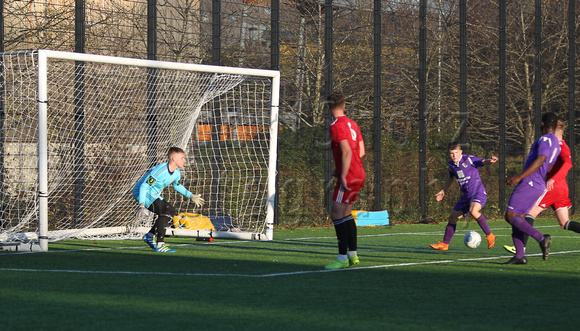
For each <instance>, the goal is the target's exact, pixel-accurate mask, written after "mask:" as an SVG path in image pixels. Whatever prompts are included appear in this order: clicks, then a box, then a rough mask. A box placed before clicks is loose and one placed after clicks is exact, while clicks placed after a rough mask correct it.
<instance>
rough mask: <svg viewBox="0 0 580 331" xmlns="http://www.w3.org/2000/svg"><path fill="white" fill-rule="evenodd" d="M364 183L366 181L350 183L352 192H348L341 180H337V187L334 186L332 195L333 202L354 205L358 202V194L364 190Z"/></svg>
mask: <svg viewBox="0 0 580 331" xmlns="http://www.w3.org/2000/svg"><path fill="white" fill-rule="evenodd" d="M364 183H365V180H364V179H362V180H356V181H349V182H348V185H349V189H350V191H346V190H345V189H344V187H343V186H342V184H341V182H340V180H337V182H336V185H335V186H334V194H332V201H334V202H337V203H340V204H343V205H352V204H353V203H354V202H355V201H356V198H357V197H358V193H359V192H360V190H361V189H362V187H363V185H364Z"/></svg>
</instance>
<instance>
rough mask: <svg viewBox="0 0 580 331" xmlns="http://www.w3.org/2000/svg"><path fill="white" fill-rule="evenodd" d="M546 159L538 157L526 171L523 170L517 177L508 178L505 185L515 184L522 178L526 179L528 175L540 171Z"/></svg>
mask: <svg viewBox="0 0 580 331" xmlns="http://www.w3.org/2000/svg"><path fill="white" fill-rule="evenodd" d="M547 158H548V157H546V156H545V155H538V157H537V158H536V160H534V162H533V163H532V164H531V165H530V166H529V167H528V169H526V170H524V172H522V173H521V174H519V175H517V176H513V177H510V178H508V179H507V180H506V183H507V184H508V185H514V184H517V183H518V182H519V181H520V180H522V179H523V178H526V177H528V176H529V175H531V174H533V173H534V172H535V171H536V170H538V169H540V167H541V166H542V165H543V164H544V162H545V161H546V159H547Z"/></svg>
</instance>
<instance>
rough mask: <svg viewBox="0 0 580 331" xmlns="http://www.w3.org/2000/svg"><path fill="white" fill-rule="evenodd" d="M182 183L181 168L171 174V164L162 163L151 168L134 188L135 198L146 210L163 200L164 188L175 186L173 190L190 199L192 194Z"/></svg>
mask: <svg viewBox="0 0 580 331" xmlns="http://www.w3.org/2000/svg"><path fill="white" fill-rule="evenodd" d="M180 181H181V171H180V170H179V168H177V169H175V170H174V171H173V172H170V171H169V163H167V162H166V163H162V164H160V165H157V166H155V167H153V168H151V170H149V172H147V173H146V174H145V176H143V177H142V178H141V179H139V181H138V182H137V184H136V185H135V187H134V188H133V198H134V199H135V200H137V202H138V203H139V204H141V203H143V204H145V207H146V208H149V206H151V204H152V203H153V201H155V200H156V199H161V200H163V197H162V196H161V191H163V189H164V188H166V187H167V186H169V185H173V189H175V190H176V191H177V192H179V193H181V194H182V195H183V196H185V197H186V198H188V199H189V198H190V197H191V194H192V193H191V192H189V191H188V190H187V189H186V188H185V187H184V186H183V185H181V183H180Z"/></svg>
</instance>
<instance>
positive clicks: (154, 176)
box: [133, 147, 205, 253]
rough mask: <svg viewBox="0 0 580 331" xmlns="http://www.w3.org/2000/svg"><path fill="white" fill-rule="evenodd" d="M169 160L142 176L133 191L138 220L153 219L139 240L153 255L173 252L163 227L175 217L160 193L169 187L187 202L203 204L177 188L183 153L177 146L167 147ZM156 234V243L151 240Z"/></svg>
mask: <svg viewBox="0 0 580 331" xmlns="http://www.w3.org/2000/svg"><path fill="white" fill-rule="evenodd" d="M167 156H168V158H169V161H168V162H166V163H163V164H160V165H157V166H155V167H153V168H152V169H151V170H149V172H147V173H146V174H145V176H143V177H142V178H141V179H140V180H139V181H138V182H137V184H136V185H135V188H133V198H135V200H137V202H138V203H139V210H138V212H137V215H138V217H141V216H145V215H148V214H149V212H153V213H154V214H156V215H157V220H156V221H155V223H154V224H153V227H152V228H151V230H149V232H148V233H146V234H145V235H144V236H143V240H144V241H145V242H146V243H147V244H148V245H149V246H150V247H151V248H153V249H154V250H155V251H156V252H161V253H174V252H175V250H173V249H170V248H169V247H167V245H165V242H164V240H165V239H164V237H165V227H166V226H167V225H168V223H169V222H170V221H171V219H173V217H174V216H175V215H176V214H177V210H176V209H175V207H173V206H172V205H171V204H170V203H169V202H167V201H165V200H164V199H163V197H162V196H161V191H163V189H164V188H166V187H167V186H169V185H173V188H174V189H175V190H176V191H177V192H179V193H181V194H182V195H183V196H185V197H186V198H188V199H191V201H193V202H194V203H195V205H196V206H197V207H201V206H202V205H203V203H204V202H205V201H204V200H203V198H202V197H201V195H199V194H193V193H191V192H189V191H188V190H187V189H186V188H185V187H183V185H181V183H180V180H181V171H180V170H179V168H181V167H183V165H184V164H185V152H184V151H183V150H182V149H181V148H179V147H171V148H170V149H169V152H168V153H167ZM156 234H157V243H155V242H154V241H153V238H154V237H155V235H156Z"/></svg>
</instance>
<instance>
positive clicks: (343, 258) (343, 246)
mask: <svg viewBox="0 0 580 331" xmlns="http://www.w3.org/2000/svg"><path fill="white" fill-rule="evenodd" d="M363 183H364V180H362V181H358V182H354V181H353V182H352V183H351V184H352V185H351V190H349V191H346V190H344V188H343V187H342V185H340V183H337V185H336V186H335V189H334V194H333V198H332V205H331V211H330V218H331V220H332V223H333V225H334V230H335V232H336V238H337V241H338V256H337V258H336V260H335V261H333V262H332V263H331V264H329V265H327V266H326V269H340V268H345V267H348V266H351V265H356V264H359V262H360V261H359V258H358V255H357V229H356V223H355V221H354V217H353V216H352V204H353V203H354V202H355V201H356V199H357V197H358V193H359V191H360V189H361V188H362V185H363Z"/></svg>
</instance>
